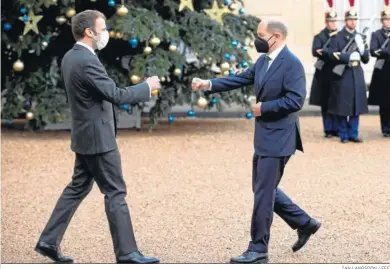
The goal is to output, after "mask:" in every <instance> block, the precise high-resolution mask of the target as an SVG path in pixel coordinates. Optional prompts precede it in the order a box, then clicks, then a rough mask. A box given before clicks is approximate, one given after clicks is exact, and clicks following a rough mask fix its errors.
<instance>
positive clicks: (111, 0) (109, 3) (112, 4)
mask: <svg viewBox="0 0 390 269" xmlns="http://www.w3.org/2000/svg"><path fill="white" fill-rule="evenodd" d="M115 5H116V3H115V1H114V0H109V1H108V6H109V7H115Z"/></svg>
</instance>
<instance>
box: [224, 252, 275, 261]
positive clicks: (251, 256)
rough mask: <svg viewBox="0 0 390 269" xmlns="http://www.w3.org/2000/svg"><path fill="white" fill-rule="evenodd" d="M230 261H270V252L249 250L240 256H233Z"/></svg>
mask: <svg viewBox="0 0 390 269" xmlns="http://www.w3.org/2000/svg"><path fill="white" fill-rule="evenodd" d="M230 263H268V253H259V252H255V251H250V250H247V251H245V252H244V253H242V254H241V255H240V256H238V257H234V258H231V260H230Z"/></svg>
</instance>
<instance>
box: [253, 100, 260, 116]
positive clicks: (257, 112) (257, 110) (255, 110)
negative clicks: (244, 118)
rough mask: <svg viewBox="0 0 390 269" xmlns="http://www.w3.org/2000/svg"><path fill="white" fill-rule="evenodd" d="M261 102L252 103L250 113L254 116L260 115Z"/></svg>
mask: <svg viewBox="0 0 390 269" xmlns="http://www.w3.org/2000/svg"><path fill="white" fill-rule="evenodd" d="M261 104H262V103H261V102H259V103H257V104H254V105H252V114H253V116H255V117H259V116H261Z"/></svg>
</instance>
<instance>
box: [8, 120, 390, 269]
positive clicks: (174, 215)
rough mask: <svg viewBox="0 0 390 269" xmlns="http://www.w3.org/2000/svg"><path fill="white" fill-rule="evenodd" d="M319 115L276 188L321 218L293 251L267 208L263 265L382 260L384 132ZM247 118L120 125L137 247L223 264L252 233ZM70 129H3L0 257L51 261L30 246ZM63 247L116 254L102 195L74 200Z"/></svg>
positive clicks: (65, 169)
mask: <svg viewBox="0 0 390 269" xmlns="http://www.w3.org/2000/svg"><path fill="white" fill-rule="evenodd" d="M321 128H322V127H321V122H320V118H318V117H306V118H301V131H302V136H303V142H304V148H305V153H304V154H302V153H297V154H296V155H295V156H294V157H293V158H291V159H290V161H289V163H288V165H287V167H286V170H285V175H284V177H283V179H282V181H281V185H280V187H281V188H282V189H283V190H284V191H285V192H286V193H288V194H289V195H290V196H291V198H292V199H293V200H294V201H295V202H297V203H298V204H299V205H300V206H301V207H302V208H303V209H305V210H306V211H307V212H308V213H309V214H310V215H311V216H312V217H314V218H316V219H318V220H320V221H321V222H322V223H323V226H322V228H321V229H320V230H319V231H318V233H317V234H315V235H314V236H313V237H312V238H311V239H310V241H309V242H308V244H307V245H306V246H305V248H303V249H302V250H301V251H299V252H297V253H292V251H291V245H292V244H293V243H294V241H295V240H296V237H297V236H296V232H295V231H292V230H291V229H290V228H289V227H288V226H287V225H286V224H285V223H283V221H282V220H281V219H280V218H278V217H277V216H275V218H274V223H273V226H272V229H271V242H270V249H269V252H270V262H271V263H359V262H360V263H385V262H386V263H389V262H390V248H389V242H390V232H389V231H390V214H389V208H390V195H389V193H390V139H387V138H383V137H382V136H381V135H380V133H379V119H378V117H377V116H364V117H362V119H361V128H360V129H361V134H362V136H363V137H364V138H365V143H363V144H346V145H344V144H341V143H340V142H339V141H338V140H337V139H336V138H334V139H325V138H323V137H322V132H321ZM252 141H253V120H246V119H194V120H192V119H181V120H177V121H176V122H175V123H174V124H173V125H172V126H169V125H168V124H167V123H162V124H161V125H159V126H158V127H157V129H156V130H155V131H154V132H152V133H149V132H147V130H143V131H141V132H136V131H132V130H120V132H119V137H118V143H119V148H120V152H121V156H122V167H123V173H124V176H125V180H126V183H127V187H128V196H127V202H128V204H129V207H130V210H131V216H132V219H133V225H134V229H135V233H136V238H137V241H138V245H139V248H140V250H141V251H142V252H144V254H146V255H156V256H158V257H159V258H161V262H162V263H226V262H228V261H229V259H230V257H231V256H235V255H238V254H240V253H241V252H242V251H244V250H245V249H246V247H247V244H248V240H249V235H250V234H249V229H250V217H251V212H252V202H253V195H252V190H251V161H252V154H253V143H252ZM69 144H70V141H69V132H65V131H64V132H44V133H29V132H21V131H10V130H3V131H2V169H1V175H2V182H1V194H2V200H1V201H2V212H1V213H2V218H1V224H2V227H1V244H2V248H1V256H2V257H1V258H2V262H3V263H47V262H50V261H49V260H48V259H46V258H43V257H41V256H39V255H38V254H37V253H35V252H34V251H33V249H34V246H35V244H36V242H37V239H38V237H39V234H40V232H41V231H42V229H43V228H44V225H45V224H46V221H47V219H48V217H49V215H50V214H51V212H52V209H53V207H54V205H55V202H56V200H57V198H58V196H59V195H60V194H61V192H62V190H63V188H64V187H65V186H66V184H68V182H69V181H70V177H71V174H72V168H73V162H74V154H73V153H72V152H71V151H70V150H69ZM61 247H62V250H63V251H64V253H65V254H69V255H72V256H73V257H74V258H75V261H76V262H77V263H113V262H115V258H114V254H113V248H112V242H111V238H110V234H109V229H108V223H107V220H106V217H105V212H104V200H103V195H102V194H101V193H100V192H99V189H98V188H97V186H96V185H95V186H94V189H93V190H92V192H91V193H90V195H89V196H88V197H87V198H86V199H85V200H84V202H83V203H82V204H81V206H80V207H79V209H78V211H77V212H76V214H75V216H74V218H73V219H72V221H71V223H70V226H69V229H68V231H67V232H66V234H65V236H64V239H63V242H62V245H61Z"/></svg>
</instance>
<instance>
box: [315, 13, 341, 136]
mask: <svg viewBox="0 0 390 269" xmlns="http://www.w3.org/2000/svg"><path fill="white" fill-rule="evenodd" d="M325 20H326V21H327V22H328V21H336V20H337V13H336V11H335V10H330V11H328V12H326V13H325ZM336 34H337V30H330V29H328V28H325V29H324V30H322V31H321V32H320V33H319V34H317V35H316V36H315V37H314V40H313V46H312V54H313V56H314V57H317V58H318V60H317V62H316V65H315V68H316V71H315V73H314V77H313V82H312V85H311V90H310V98H309V104H310V105H314V106H320V107H321V113H322V123H323V126H324V133H325V137H332V136H337V134H338V125H337V116H335V115H332V114H329V113H328V103H329V94H330V86H331V85H330V81H331V77H332V69H333V67H334V65H333V64H332V62H331V61H330V59H329V58H328V57H327V55H326V54H324V53H323V49H325V48H327V47H328V45H329V42H330V39H331V38H333V37H334V36H335V35H336Z"/></svg>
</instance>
